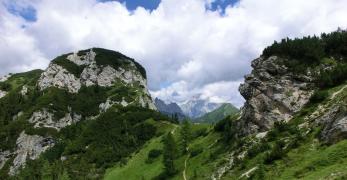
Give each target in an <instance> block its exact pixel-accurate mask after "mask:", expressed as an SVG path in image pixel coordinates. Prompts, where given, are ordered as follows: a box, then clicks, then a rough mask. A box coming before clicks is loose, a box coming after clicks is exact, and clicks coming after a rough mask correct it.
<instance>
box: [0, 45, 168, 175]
mask: <svg viewBox="0 0 347 180" xmlns="http://www.w3.org/2000/svg"><path fill="white" fill-rule="evenodd" d="M146 87H147V82H146V72H145V70H144V69H143V67H142V66H141V65H139V64H138V63H137V62H135V61H134V60H133V59H131V58H128V57H126V56H124V55H122V54H120V53H118V52H115V51H110V50H106V49H100V48H93V49H87V50H82V51H79V52H76V53H69V54H65V55H62V56H59V57H57V58H55V59H54V60H53V61H52V62H51V63H50V65H49V67H48V68H47V69H46V70H45V71H41V70H35V71H31V72H27V73H20V74H14V75H11V76H10V77H6V78H2V79H1V82H0V88H1V92H2V94H3V95H2V97H1V98H0V105H1V109H0V123H1V126H0V140H1V141H0V169H1V170H0V175H1V177H2V178H4V179H7V178H9V177H10V176H12V177H13V176H15V178H18V179H23V178H24V179H25V178H30V177H37V178H39V177H43V176H44V174H42V172H44V173H45V174H46V176H47V177H61V176H65V177H66V176H69V177H74V179H85V178H86V177H88V178H92V179H99V178H100V177H102V176H103V172H104V170H105V169H106V168H107V167H109V166H111V165H113V164H115V163H117V162H120V161H124V159H125V158H126V157H127V156H128V155H130V154H131V153H132V152H134V151H136V150H138V149H139V148H140V147H141V146H142V145H143V144H144V143H145V142H146V141H147V140H149V139H151V138H152V137H154V136H155V135H156V132H157V131H158V130H157V127H156V126H155V123H157V122H158V121H162V120H164V121H171V120H170V119H168V118H167V117H165V116H162V115H161V114H159V113H158V112H156V111H153V110H152V109H155V106H154V103H153V102H152V99H151V97H150V95H149V93H148V90H147V88H146ZM149 120H150V121H149ZM153 121H154V122H153ZM50 169H52V170H50ZM56 169H58V170H56ZM39 179H40V178H39ZM49 179H50V178H49Z"/></svg>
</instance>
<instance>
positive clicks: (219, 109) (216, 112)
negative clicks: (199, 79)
mask: <svg viewBox="0 0 347 180" xmlns="http://www.w3.org/2000/svg"><path fill="white" fill-rule="evenodd" d="M154 104H155V106H156V107H157V109H158V110H159V111H160V112H161V113H163V114H166V115H169V116H173V115H175V114H177V116H178V119H179V120H182V119H184V118H186V117H187V118H190V119H191V121H193V122H199V123H215V122H217V121H220V120H222V119H224V118H225V117H227V116H229V115H233V114H235V113H237V112H239V109H237V108H236V107H235V106H233V105H232V104H230V103H213V102H210V101H208V100H203V99H198V98H194V99H192V100H189V101H186V102H185V103H182V104H180V105H178V104H177V103H174V102H171V103H165V102H164V101H163V100H161V99H159V98H155V101H154Z"/></svg>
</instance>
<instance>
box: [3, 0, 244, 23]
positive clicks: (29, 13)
mask: <svg viewBox="0 0 347 180" xmlns="http://www.w3.org/2000/svg"><path fill="white" fill-rule="evenodd" d="M98 1H100V2H107V1H119V2H121V3H125V4H126V7H127V9H128V10H135V9H136V8H137V7H144V8H145V9H148V10H154V9H156V8H157V7H158V5H159V4H160V2H161V0H98ZM238 1H239V0H215V1H214V2H212V3H211V6H210V7H207V9H208V10H211V11H216V10H218V11H220V12H221V13H222V14H224V11H225V8H226V7H227V6H229V5H233V4H235V3H236V2H238ZM6 8H7V10H8V11H9V12H11V13H12V14H15V15H17V16H21V17H23V18H24V19H25V20H27V21H29V22H34V21H36V19H37V17H36V10H35V9H34V8H33V7H32V6H28V7H18V6H17V5H16V4H15V3H8V4H7V5H6Z"/></svg>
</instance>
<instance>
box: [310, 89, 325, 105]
mask: <svg viewBox="0 0 347 180" xmlns="http://www.w3.org/2000/svg"><path fill="white" fill-rule="evenodd" d="M328 96H329V94H328V91H316V92H315V93H314V94H313V95H312V96H311V98H310V102H311V103H320V102H322V101H324V100H325V99H326V98H327V97H328Z"/></svg>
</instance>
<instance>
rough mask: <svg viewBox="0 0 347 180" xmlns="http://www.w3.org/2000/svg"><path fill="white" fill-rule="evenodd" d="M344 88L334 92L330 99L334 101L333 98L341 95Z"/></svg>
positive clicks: (346, 86)
mask: <svg viewBox="0 0 347 180" xmlns="http://www.w3.org/2000/svg"><path fill="white" fill-rule="evenodd" d="M346 88H347V85H345V86H343V87H342V88H341V89H340V90H338V91H336V92H334V93H333V94H332V95H331V97H330V99H334V98H335V96H337V95H338V94H340V93H342V91H344V90H345V89H346Z"/></svg>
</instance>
